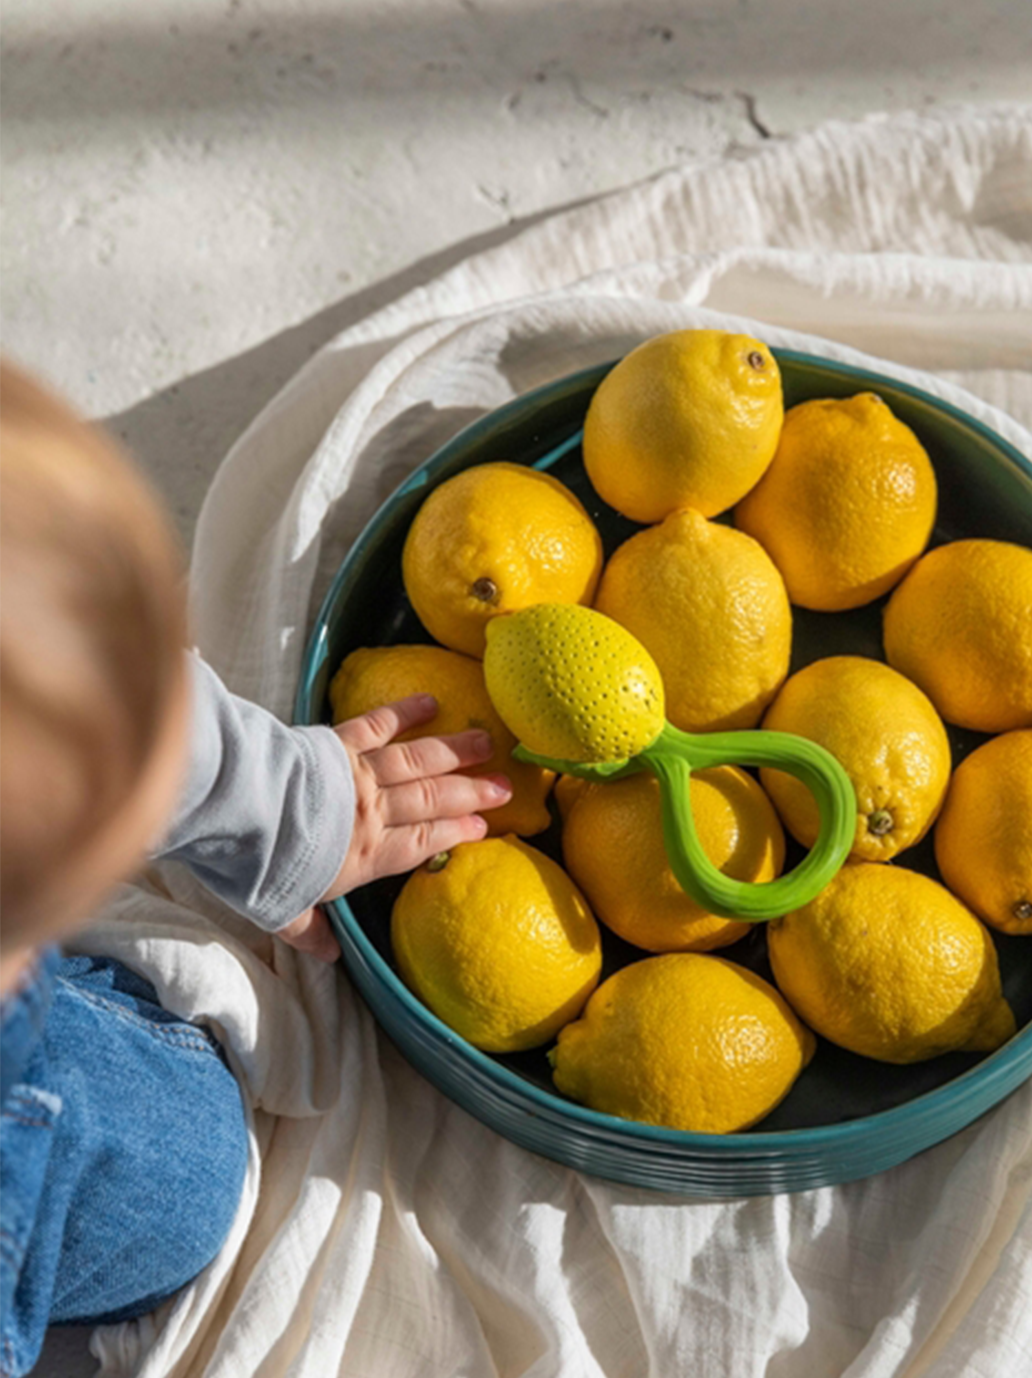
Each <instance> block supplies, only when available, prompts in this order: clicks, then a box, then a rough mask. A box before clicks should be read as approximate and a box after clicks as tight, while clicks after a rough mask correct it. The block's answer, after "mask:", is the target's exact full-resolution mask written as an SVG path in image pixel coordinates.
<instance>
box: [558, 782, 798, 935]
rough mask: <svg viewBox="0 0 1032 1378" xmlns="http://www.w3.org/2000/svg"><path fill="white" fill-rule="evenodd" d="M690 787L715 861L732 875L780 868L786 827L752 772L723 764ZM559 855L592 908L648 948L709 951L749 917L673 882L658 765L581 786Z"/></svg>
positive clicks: (769, 876)
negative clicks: (733, 915) (652, 770)
mask: <svg viewBox="0 0 1032 1378" xmlns="http://www.w3.org/2000/svg"><path fill="white" fill-rule="evenodd" d="M562 778H563V779H569V778H571V777H569V776H563V777H562ZM690 788H691V800H692V815H693V817H694V819H695V829H696V832H697V833H698V836H699V841H700V843H701V844H702V849H703V851H704V852H705V853H706V855H707V856H708V857H709V859H710V861H712V862H713V864H714V866H717V867H719V869H720V870H722V871H723V872H724V874H725V875H728V876H732V877H733V878H734V879H735V880H747V881H764V880H773V879H774V877H775V876H778V875H780V874H781V867H782V864H783V862H784V859H785V838H784V834H783V833H782V831H781V825H780V824H779V822H778V818H777V814H776V813H775V812H774V809H773V808H772V807H771V803H770V800H769V799H768V798H767V796H766V795H765V794H764V792H763V790H762V789H760V787H759V785H758V784H757V783H756V781H755V780H754V779H753V778H752V776H750V775H746V773H745V772H744V771H742V770H738V769H736V768H735V767H734V766H719V767H717V768H716V769H713V770H701V771H699V772H698V774H695V775H693V776H692V777H691V783H690ZM563 860H564V861H565V863H566V869H567V870H568V871H569V873H570V875H571V876H572V877H573V879H574V880H575V881H576V882H577V884H578V885H579V886H580V888H581V889H582V890H583V891H584V894H585V895H586V897H587V899H588V903H589V904H590V905H591V907H592V909H593V911H594V913H595V917H596V918H598V919H601V921H602V922H603V923H604V924H606V925H607V927H609V928H611V929H612V930H613V932H614V933H618V934H619V935H620V937H621V938H624V939H626V941H627V942H629V943H634V944H635V946H637V947H644V948H646V949H648V950H649V951H650V952H708V951H710V950H711V949H712V948H716V947H726V946H727V945H728V943H733V942H736V941H737V939H739V938H741V937H742V936H743V935H744V934H745V933H747V932H748V931H749V928H750V926H751V925H749V924H747V923H736V922H735V921H734V920H732V919H722V918H717V917H716V916H715V915H713V914H709V913H707V912H706V910H704V909H702V908H700V906H699V905H697V904H696V903H695V901H694V900H692V899H690V898H689V897H688V896H687V895H686V894H685V892H684V891H683V890H682V889H681V887H680V885H679V884H678V883H677V880H676V878H675V876H674V873H673V871H672V870H671V869H670V864H669V862H668V861H667V855H666V848H665V847H664V845H663V825H662V817H661V811H660V801H659V784H658V782H657V780H656V779H655V777H654V776H652V775H646V774H642V775H632V776H629V777H628V778H627V779H625V780H614V781H612V782H611V783H607V784H597V785H588V786H587V787H586V788H585V789H584V790H582V791H581V792H580V793H579V794H578V795H577V797H576V799H575V801H574V803H573V805H572V806H571V807H570V809H569V812H568V815H567V818H566V823H565V826H564V828H563Z"/></svg>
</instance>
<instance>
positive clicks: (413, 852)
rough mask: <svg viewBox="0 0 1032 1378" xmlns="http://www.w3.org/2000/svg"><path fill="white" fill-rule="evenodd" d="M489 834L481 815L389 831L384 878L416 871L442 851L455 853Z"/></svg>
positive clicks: (436, 820) (411, 824)
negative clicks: (458, 848)
mask: <svg viewBox="0 0 1032 1378" xmlns="http://www.w3.org/2000/svg"><path fill="white" fill-rule="evenodd" d="M486 833H487V824H486V823H485V822H484V820H483V819H482V818H481V817H480V815H479V814H476V813H474V814H466V815H464V817H462V818H436V819H434V821H433V822H432V823H430V822H424V823H410V824H408V825H407V826H405V827H401V828H389V829H388V830H387V833H386V835H385V848H384V852H385V856H384V860H385V863H386V864H385V867H384V869H383V870H382V871H381V872H380V874H381V875H395V874H397V873H399V872H401V871H412V870H414V869H415V867H417V866H422V864H423V862H424V861H429V859H430V858H431V857H432V856H436V855H437V854H438V852H448V851H451V849H452V847H457V846H458V845H459V843H460V842H479V841H480V839H481V838H482V837H484V836H485V835H486Z"/></svg>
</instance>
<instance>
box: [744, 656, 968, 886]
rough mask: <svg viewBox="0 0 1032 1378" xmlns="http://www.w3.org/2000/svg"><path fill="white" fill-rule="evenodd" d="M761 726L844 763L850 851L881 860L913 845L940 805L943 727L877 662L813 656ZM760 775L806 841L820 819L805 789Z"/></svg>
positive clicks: (790, 780) (778, 775) (782, 777)
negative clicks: (849, 785)
mask: <svg viewBox="0 0 1032 1378" xmlns="http://www.w3.org/2000/svg"><path fill="white" fill-rule="evenodd" d="M763 726H764V729H765V730H768V731H772V732H792V733H794V734H795V735H796V736H797V737H807V738H808V739H809V740H810V741H811V742H817V743H818V744H819V745H820V746H823V747H825V748H826V749H827V750H828V751H830V752H831V754H832V755H833V756H834V757H835V758H836V760H837V761H838V762H839V764H840V765H841V766H842V767H843V768H844V769H845V772H846V774H847V775H848V776H849V778H850V780H851V781H852V782H853V788H854V790H855V791H856V804H857V814H856V836H855V839H854V841H853V848H852V853H851V855H852V856H854V857H858V858H861V859H863V860H865V861H888V860H889V858H890V857H894V856H895V855H896V853H897V852H901V851H902V850H903V849H904V847H912V846H913V845H914V843H915V842H920V840H921V838H922V837H924V835H925V833H926V832H927V831H928V829H929V828H930V827H931V825H932V823H933V822H934V820H935V817H936V815H937V814H938V812H939V809H940V808H941V807H942V801H943V799H944V798H945V795H946V786H947V785H948V784H949V778H950V744H949V740H948V738H947V736H946V729H945V727H943V725H942V721H941V719H940V718H939V715H938V713H936V711H935V709H934V708H933V707H932V704H931V702H930V701H929V699H927V698H926V697H925V695H924V694H922V692H921V690H920V689H918V688H917V686H916V685H915V684H911V682H910V680H908V679H904V677H903V676H902V675H901V674H898V673H897V672H896V671H895V670H890V669H889V667H888V666H887V665H882V664H881V662H880V661H877V660H867V659H865V658H864V657H863V656H829V657H828V658H827V659H826V660H817V661H814V663H813V664H812V665H808V666H807V667H806V668H805V669H804V670H800V671H798V673H797V674H794V675H793V676H792V677H791V679H789V680H788V681H787V683H786V684H785V685H784V687H783V688H782V690H781V692H780V693H779V694H778V696H777V698H776V699H775V700H774V702H773V703H772V704H771V706H770V709H769V710H768V712H767V716H766V717H765V718H764V720H763ZM760 778H761V780H762V781H763V787H764V789H766V791H767V793H768V794H769V795H770V797H771V799H773V801H774V805H775V807H776V808H777V811H778V813H779V814H780V815H781V819H782V822H783V823H784V824H785V826H786V827H787V828H788V830H789V832H790V833H791V834H792V836H793V837H795V838H796V839H797V840H798V841H799V842H801V843H802V844H803V846H804V847H812V846H813V844H814V843H815V842H816V840H817V833H818V830H819V826H820V818H819V815H818V812H817V805H816V802H815V801H814V797H813V795H812V794H811V793H810V791H809V790H808V789H807V788H806V786H805V785H804V784H803V783H802V782H801V781H800V780H797V779H796V778H795V776H794V775H787V774H786V773H785V772H784V771H780V770H771V769H765V770H763V771H761V772H760Z"/></svg>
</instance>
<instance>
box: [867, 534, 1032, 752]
mask: <svg viewBox="0 0 1032 1378" xmlns="http://www.w3.org/2000/svg"><path fill="white" fill-rule="evenodd" d="M884 631H885V654H886V656H887V657H888V661H889V664H890V665H894V666H895V667H896V669H897V670H900V671H901V672H902V673H903V674H904V675H906V676H907V678H908V679H912V680H913V681H914V683H915V684H919V685H920V686H921V688H922V689H923V690H924V691H925V693H926V694H927V695H928V697H929V698H930V699H931V701H932V702H933V703H934V704H935V706H936V708H937V709H938V710H939V712H940V713H941V714H942V716H943V717H944V718H945V719H946V721H947V722H952V723H956V724H957V725H958V726H959V727H970V728H973V729H974V731H976V732H1008V731H1010V730H1011V729H1012V728H1017V727H1032V550H1028V549H1026V548H1025V547H1024V546H1020V545H1011V544H1010V543H1009V542H1007V541H986V540H968V541H951V542H950V544H949V545H942V546H939V548H938V549H937V550H932V551H929V553H928V554H927V555H926V556H924V558H923V559H922V560H920V561H919V562H918V563H917V564H916V565H915V566H914V568H913V569H912V570H911V571H910V573H909V574H908V575H907V577H906V579H904V581H903V583H902V584H900V586H899V588H898V589H897V590H896V592H895V593H894V594H893V595H892V597H891V598H890V599H889V604H888V607H887V608H886V609H885V624H884Z"/></svg>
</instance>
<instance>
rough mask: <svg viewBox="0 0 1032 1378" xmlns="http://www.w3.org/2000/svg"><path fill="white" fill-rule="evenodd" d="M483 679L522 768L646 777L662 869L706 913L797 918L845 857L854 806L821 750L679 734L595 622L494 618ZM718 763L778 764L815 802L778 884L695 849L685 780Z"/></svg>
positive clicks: (641, 663) (656, 693)
mask: <svg viewBox="0 0 1032 1378" xmlns="http://www.w3.org/2000/svg"><path fill="white" fill-rule="evenodd" d="M484 676H485V679H486V681H487V691H488V693H489V694H490V696H491V699H492V701H493V703H494V705H495V707H496V708H497V710H498V712H499V715H500V716H501V718H502V721H503V722H504V723H505V725H506V726H507V727H508V728H509V730H510V731H511V732H512V733H513V734H514V735H515V737H516V738H517V740H518V741H519V743H520V745H519V746H517V747H516V750H515V752H514V753H513V754H514V755H515V756H517V757H518V758H519V759H520V760H522V761H533V762H535V763H536V764H538V765H541V766H545V767H546V768H547V769H549V770H558V771H562V772H563V774H566V775H579V776H581V777H583V778H584V779H587V780H596V781H605V780H613V779H617V778H619V777H620V776H623V775H630V774H633V773H634V772H635V771H639V770H651V771H652V772H653V774H654V775H655V776H656V777H657V779H658V780H659V785H660V795H661V798H662V806H663V840H664V842H665V845H666V850H667V855H668V857H669V858H670V865H671V868H672V869H673V872H674V875H675V876H676V877H677V880H678V882H679V884H680V885H681V887H682V888H683V889H684V891H685V893H686V894H688V895H690V896H691V897H692V899H693V900H695V902H696V903H697V904H699V905H701V906H702V907H703V908H704V909H706V910H708V911H709V912H710V913H711V914H719V915H722V916H723V917H726V918H737V919H745V920H747V921H752V922H758V921H760V920H762V919H773V918H776V917H777V916H778V915H780V914H786V913H788V912H789V911H791V910H793V909H798V908H800V907H801V906H802V905H804V904H807V903H809V901H810V900H811V899H813V898H814V896H815V895H816V894H817V893H818V892H819V891H820V890H822V889H823V888H824V886H825V885H827V883H828V881H829V880H831V878H832V876H833V875H834V874H835V872H836V871H837V870H838V869H839V867H840V866H841V865H842V863H843V862H844V861H845V859H846V857H847V855H848V853H849V849H850V847H851V846H852V842H853V834H854V831H855V828H856V796H855V794H854V792H853V786H852V783H851V782H850V779H849V777H848V775H847V774H846V772H845V771H844V770H843V769H842V767H841V766H840V765H839V763H838V762H837V761H836V760H835V758H834V756H832V755H831V753H830V752H828V751H825V750H824V748H823V747H820V746H818V745H817V743H816V742H810V741H807V740H806V739H805V738H803V737H796V736H793V735H792V734H791V733H788V732H711V733H708V734H705V735H702V734H698V733H689V732H681V731H680V730H679V729H678V728H676V727H674V726H673V725H672V724H671V723H669V722H667V720H666V716H665V711H664V700H663V681H662V679H661V678H660V674H659V670H658V669H657V668H656V664H655V662H654V661H653V659H652V657H651V656H650V655H649V653H648V651H646V649H645V647H644V646H643V645H642V644H641V642H640V641H638V640H637V638H636V637H634V636H632V635H631V633H630V632H628V631H627V630H626V629H625V628H623V627H621V626H620V625H619V624H618V623H616V622H613V621H612V620H611V619H610V618H608V617H605V616H604V615H603V614H602V613H600V612H595V611H594V610H593V609H591V608H586V607H583V606H581V605H579V604H565V603H539V604H537V605H536V606H535V607H531V608H526V609H524V610H523V611H521V612H516V613H512V614H511V615H510V616H508V617H496V618H493V619H492V620H491V621H490V622H489V623H488V624H487V653H486V655H485V657H484ZM721 765H748V766H776V767H777V768H778V769H779V770H784V771H786V772H787V773H788V774H790V775H795V776H797V777H798V779H800V780H801V781H802V782H803V784H804V785H806V786H807V788H808V789H809V790H810V791H811V793H812V794H813V796H814V798H815V799H816V801H817V806H818V809H819V811H820V832H819V834H818V837H817V841H816V842H815V843H814V846H813V848H812V849H811V851H810V852H809V854H808V855H807V856H806V858H805V859H804V860H803V861H801V862H800V863H799V865H798V866H797V867H796V868H795V869H794V870H793V871H791V872H789V874H788V875H785V876H781V877H780V878H779V879H778V880H771V881H764V882H758V883H750V882H747V881H740V880H732V879H731V878H730V877H729V876H725V875H724V874H723V873H722V872H721V871H718V870H717V868H716V867H715V866H714V865H713V863H712V862H711V861H710V860H709V858H708V857H707V856H706V854H705V852H704V851H703V850H702V846H701V845H700V843H699V839H698V837H697V836H696V832H695V824H694V822H693V819H692V810H691V802H690V793H689V787H688V780H689V777H690V775H691V773H692V771H693V770H702V769H704V768H706V767H709V766H721Z"/></svg>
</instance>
